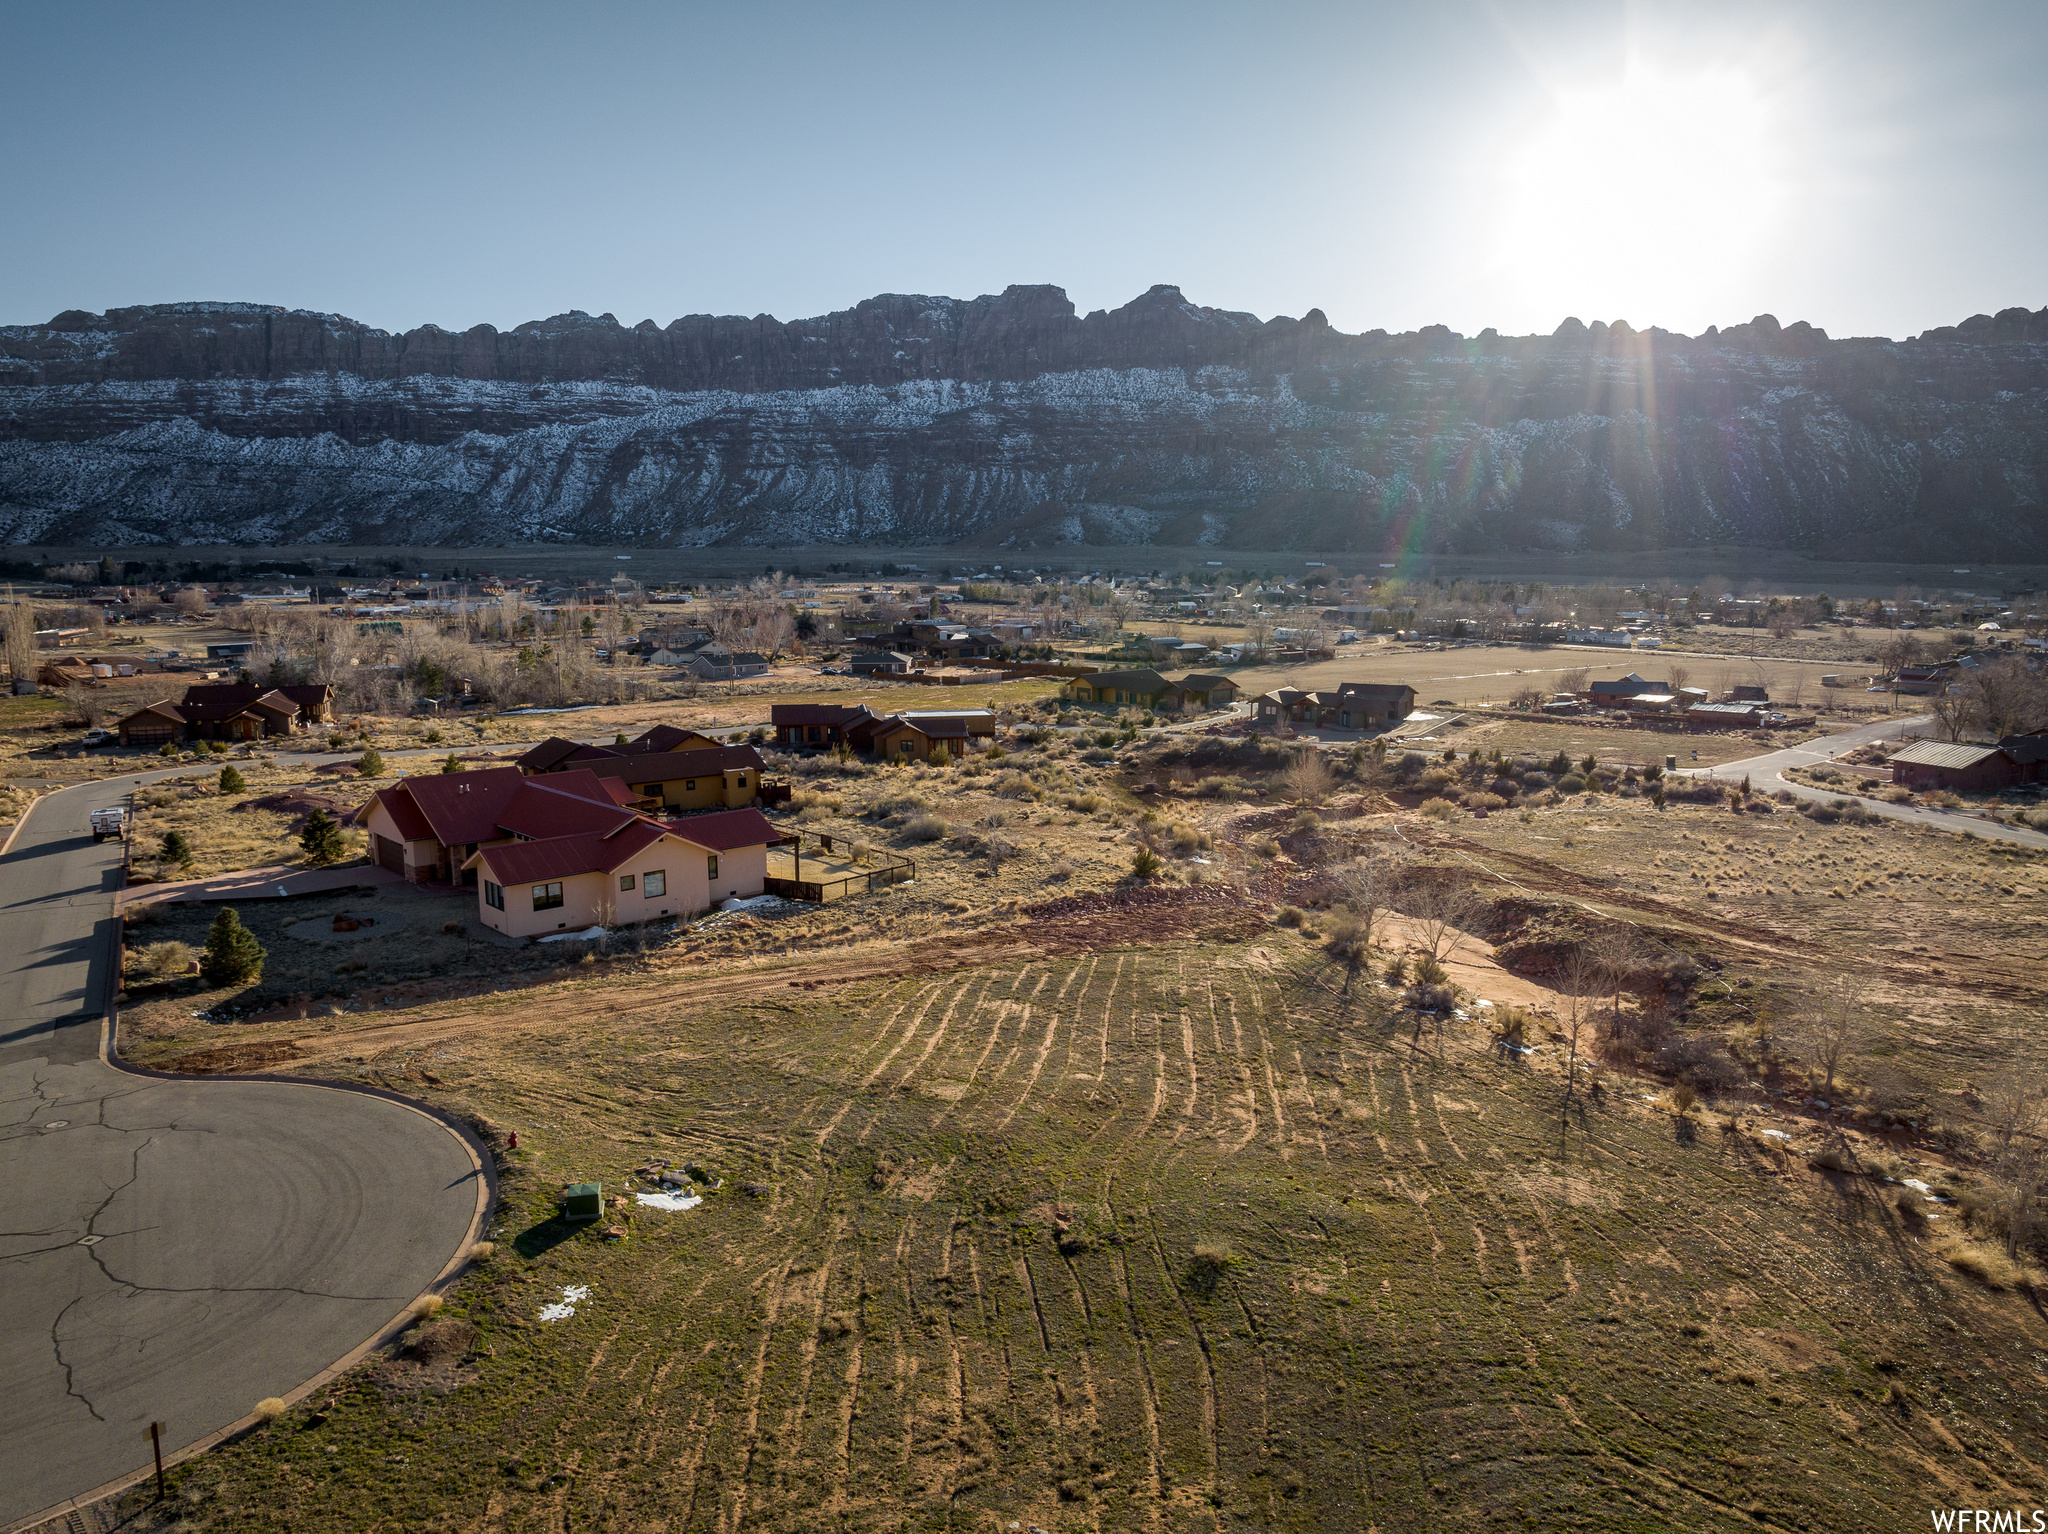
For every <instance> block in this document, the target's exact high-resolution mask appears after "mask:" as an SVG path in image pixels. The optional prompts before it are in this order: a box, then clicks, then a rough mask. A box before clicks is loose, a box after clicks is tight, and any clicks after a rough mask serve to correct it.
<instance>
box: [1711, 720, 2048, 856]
mask: <svg viewBox="0 0 2048 1534" xmlns="http://www.w3.org/2000/svg"><path fill="white" fill-rule="evenodd" d="M1932 723H1933V720H1932V719H1931V718H1929V717H1928V716H1927V715H1925V714H1921V715H1917V716H1915V717H1914V718H1911V719H1897V720H1887V721H1885V722H1884V723H1882V724H1866V725H1860V726H1858V727H1857V728H1855V729H1853V730H1843V731H1841V732H1840V733H1839V734H1835V735H1822V736H1819V737H1817V738H1816V739H1813V740H1810V741H1807V742H1805V743H1804V744H1802V745H1796V746H1786V747H1784V748H1782V749H1780V750H1777V751H1768V752H1765V753H1764V754H1763V755H1761V756H1752V757H1747V758H1745V759H1744V760H1742V761H1739V762H1720V763H1717V764H1716V765H1714V766H1712V767H1687V768H1680V769H1679V771H1680V773H1681V774H1682V775H1683V776H1685V777H1691V778H1728V777H1736V778H1741V777H1747V778H1748V779H1749V780H1750V786H1751V787H1752V788H1755V789H1758V790H1761V791H1762V792H1765V793H1770V794H1776V793H1779V792H1781V791H1782V792H1785V793H1789V794H1791V795H1792V796H1793V798H1795V799H1804V800H1806V801H1807V802H1808V803H1811V804H1827V803H1832V802H1833V801H1834V800H1836V799H1850V800H1853V801H1854V802H1855V803H1857V804H1859V805H1861V806H1862V807H1863V809H1864V811H1865V813H1867V814H1870V815H1874V816H1876V817H1878V818H1879V819H1882V820H1901V821H1905V822H1907V823H1909V824H1912V825H1920V826H1926V827H1928V828H1929V829H1930V830H1935V831H1946V832H1948V833H1949V834H1950V835H1955V836H1961V835H1968V836H1977V837H1982V838H1983V839H1984V840H1986V841H1996V842H2012V843H2014V844H2015V845H2018V846H2022V847H2037V848H2042V849H2048V834H2043V833H2042V832H2039V831H2033V830H2029V829H2028V828H2027V827H2025V826H2009V825H2005V824H2003V823H2001V822H1999V821H1996V820H1983V819H1979V818H1977V817H1975V816H1964V815H1961V814H1959V813H1957V812H1956V811H1953V810H1930V809H1924V808H1922V807H1921V806H1919V805H1913V804H1891V803H1888V802H1886V801H1885V800H1883V799H1869V798H1865V797H1863V796H1861V795H1858V794H1844V793H1836V792H1830V791H1828V790H1826V789H1820V788H1813V787H1810V786H1809V785H1807V784H1805V783H1794V782H1791V781H1790V780H1789V779H1787V778H1785V777H1784V776H1782V773H1783V769H1785V768H1787V767H1803V766H1808V765H1811V764H1814V763H1818V762H1831V761H1833V760H1834V759H1835V758H1836V757H1838V756H1841V755H1843V754H1845V753H1846V752H1849V751H1853V750H1855V749H1856V748H1857V747H1858V746H1864V745H1869V744H1870V743H1872V742H1874V741H1880V740H1884V739H1885V738H1886V737H1888V736H1892V735H1898V736H1901V737H1903V736H1907V735H1920V734H1924V733H1925V730H1926V726H1928V725H1930V724H1932Z"/></svg>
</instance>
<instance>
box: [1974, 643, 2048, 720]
mask: <svg viewBox="0 0 2048 1534" xmlns="http://www.w3.org/2000/svg"><path fill="white" fill-rule="evenodd" d="M1956 691H1957V692H1959V693H1960V694H1961V698H1962V703H1963V706H1964V708H1965V709H1966V710H1967V713H1968V718H1969V722H1970V723H1971V724H1972V725H1974V726H1976V727H1977V728H1978V729H1981V730H1983V731H1984V732H1985V734H1987V735H1989V736H1990V737H1991V738H1992V739H1993V740H1997V739H1999V738H2000V737H2002V736H2006V735H2012V734H2015V733H2017V732H2018V731H2020V730H2023V729H2026V728H2028V727H2029V726H2031V725H2034V724H2036V723H2038V722H2040V720H2041V718H2042V716H2043V715H2044V714H2048V685H2044V684H2043V682H2042V679H2041V678H2040V677H2039V676H2037V675H2036V674H2035V673H2034V672H2033V671H2031V670H2029V669H2028V667H2027V665H2026V663H2025V662H2023V661H2021V660H2020V659H2018V657H2016V656H2009V657H2007V658H2006V659H2004V660H1999V661H1994V662H1992V663H1991V664H1989V665H1986V666H1979V667H1977V669H1976V670H1974V671H1972V672H1970V674H1969V675H1968V676H1967V677H1965V678H1964V679H1963V680H1962V682H1961V683H1960V685H1959V686H1958V687H1957V688H1956Z"/></svg>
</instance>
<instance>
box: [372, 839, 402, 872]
mask: <svg viewBox="0 0 2048 1534" xmlns="http://www.w3.org/2000/svg"><path fill="white" fill-rule="evenodd" d="M376 842H377V863H378V866H379V867H382V868H388V869H390V870H391V871H392V872H393V873H395V874H402V873H404V872H405V845H404V843H402V842H394V841H393V840H391V838H390V837H388V836H380V837H378V838H376Z"/></svg>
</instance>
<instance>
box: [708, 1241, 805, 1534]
mask: <svg viewBox="0 0 2048 1534" xmlns="http://www.w3.org/2000/svg"><path fill="white" fill-rule="evenodd" d="M794 1260H795V1259H793V1258H789V1257H785V1258H784V1259H783V1260H782V1261H781V1262H780V1263H778V1264H777V1265H776V1266H775V1267H773V1268H770V1269H769V1270H768V1271H767V1272H766V1273H764V1274H763V1275H762V1276H761V1277H760V1278H759V1279H756V1280H755V1284H756V1285H757V1286H760V1285H764V1284H765V1287H766V1301H765V1303H766V1305H767V1312H768V1313H767V1315H766V1316H764V1317H763V1318H762V1321H761V1341H760V1344H759V1345H758V1346H757V1347H756V1348H755V1350H754V1363H753V1367H752V1368H751V1369H750V1370H748V1372H747V1382H746V1386H745V1388H744V1392H743V1394H744V1396H745V1404H744V1406H743V1407H742V1408H741V1410H740V1433H739V1436H740V1441H741V1445H742V1448H741V1451H740V1455H739V1461H738V1463H737V1464H736V1465H735V1466H734V1474H733V1478H732V1480H733V1484H732V1486H731V1488H730V1489H729V1490H727V1491H724V1492H721V1493H720V1497H719V1501H720V1503H721V1506H720V1507H719V1511H718V1527H719V1528H720V1530H722V1531H723V1534H739V1527H740V1524H741V1521H742V1520H744V1519H745V1517H746V1515H747V1499H748V1493H749V1491H750V1490H751V1485H750V1478H751V1477H752V1474H753V1469H754V1455H755V1453H756V1452H757V1450H758V1449H759V1447H760V1433H761V1391H762V1387H763V1384H764V1382H765V1381H766V1379H767V1376H768V1347H769V1344H770V1343H772V1342H773V1341H774V1340H775V1322H776V1319H777V1317H778V1316H779V1315H780V1314H781V1310H782V1286H783V1285H784V1284H785V1283H786V1282H787V1281H788V1279H789V1267H790V1263H791V1262H792V1261H794Z"/></svg>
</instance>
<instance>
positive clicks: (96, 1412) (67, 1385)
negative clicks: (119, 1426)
mask: <svg viewBox="0 0 2048 1534" xmlns="http://www.w3.org/2000/svg"><path fill="white" fill-rule="evenodd" d="M84 1298H85V1296H84V1295H82V1294H81V1295H79V1296H78V1298H77V1299H74V1300H73V1301H72V1302H71V1305H76V1304H78V1303H79V1301H80V1300H83V1299H84ZM71 1305H66V1306H65V1307H64V1308H63V1309H62V1310H60V1311H58V1312H57V1319H56V1320H54V1321H52V1322H51V1323H50V1351H51V1352H53V1353H55V1354H56V1355H57V1367H58V1368H60V1369H62V1370H63V1371H64V1394H66V1395H68V1396H70V1397H71V1399H72V1400H74V1401H76V1402H78V1403H79V1404H80V1405H81V1406H83V1407H84V1408H85V1409H86V1410H87V1411H89V1412H91V1413H92V1420H93V1421H95V1422H105V1421H106V1420H107V1419H106V1418H105V1417H102V1416H101V1415H100V1409H99V1408H98V1407H97V1406H95V1405H93V1404H92V1398H91V1397H90V1396H88V1395H86V1393H85V1392H84V1391H82V1390H80V1389H79V1388H78V1382H77V1381H76V1380H75V1379H74V1378H73V1377H72V1370H71V1360H69V1359H68V1358H66V1357H65V1356H64V1339H63V1338H62V1337H60V1336H58V1335H57V1332H58V1328H60V1327H61V1326H63V1324H64V1318H65V1317H66V1316H68V1315H70V1314H71Z"/></svg>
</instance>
